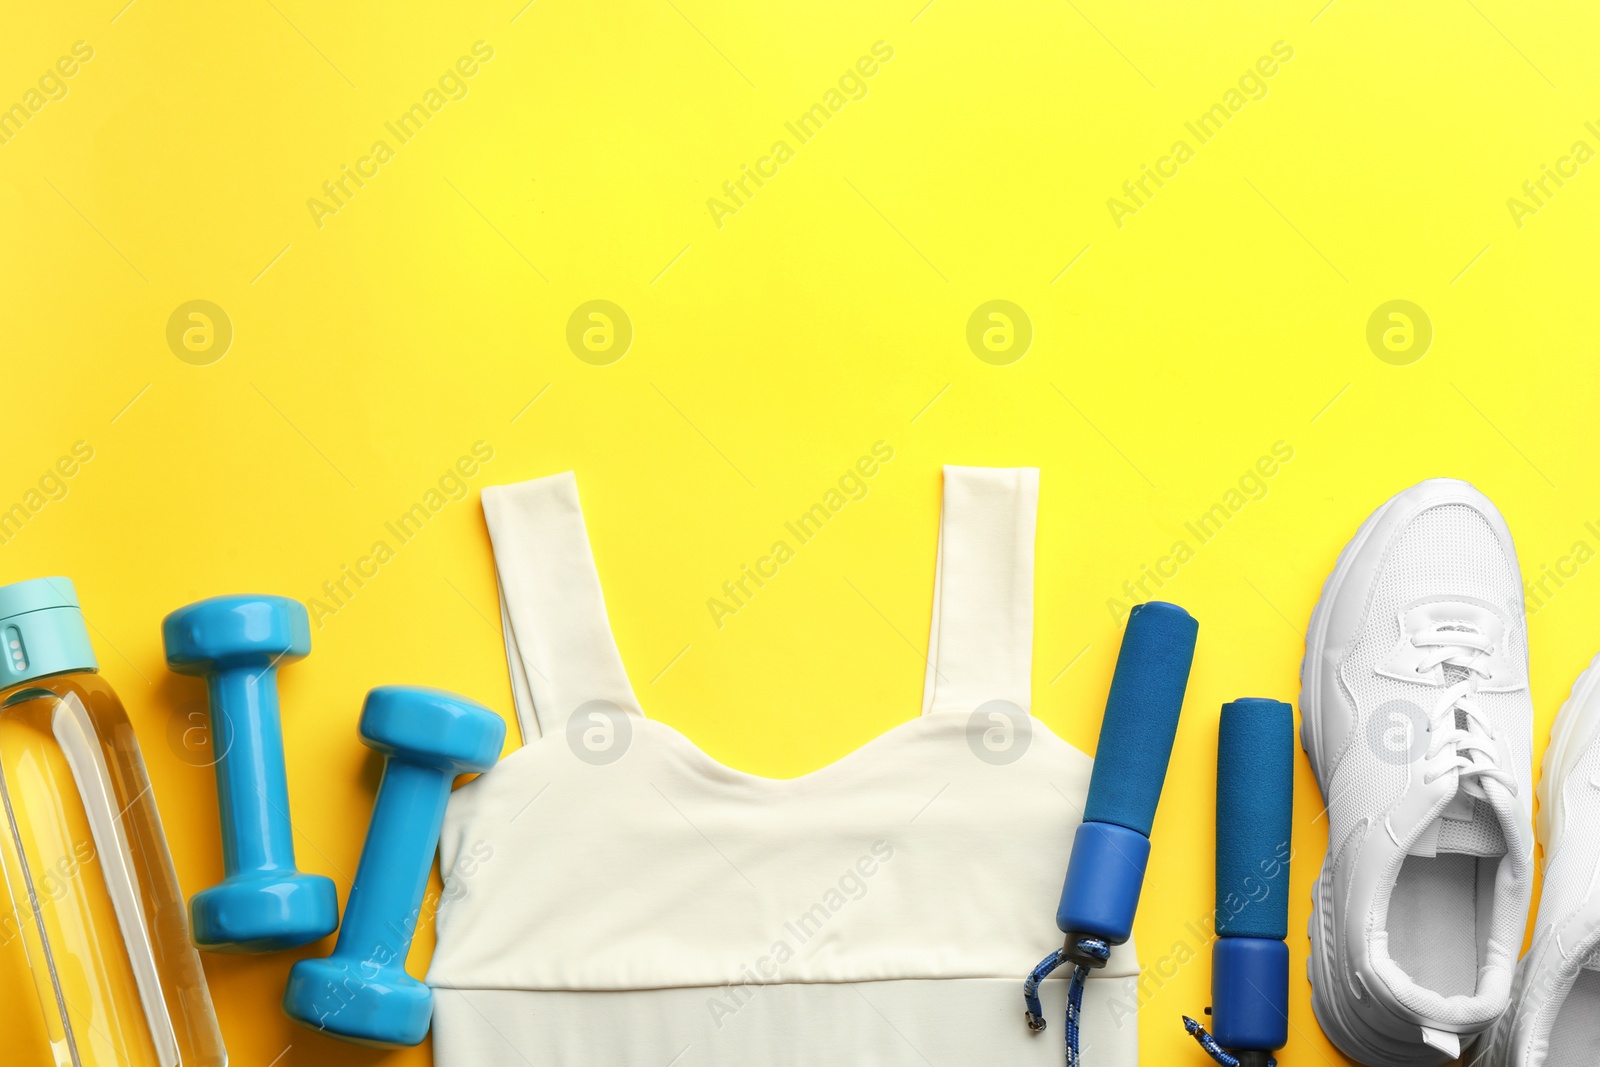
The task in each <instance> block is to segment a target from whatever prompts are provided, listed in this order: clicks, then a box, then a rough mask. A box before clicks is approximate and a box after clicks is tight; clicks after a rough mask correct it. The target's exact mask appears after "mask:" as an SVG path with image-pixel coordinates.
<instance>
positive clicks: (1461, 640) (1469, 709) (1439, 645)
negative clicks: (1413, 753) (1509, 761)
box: [1412, 627, 1516, 799]
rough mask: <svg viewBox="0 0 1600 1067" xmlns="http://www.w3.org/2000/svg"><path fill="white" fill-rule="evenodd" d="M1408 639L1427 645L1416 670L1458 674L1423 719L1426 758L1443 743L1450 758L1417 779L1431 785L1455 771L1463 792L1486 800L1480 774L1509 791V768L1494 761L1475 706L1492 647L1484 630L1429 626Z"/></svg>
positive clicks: (1487, 728)
mask: <svg viewBox="0 0 1600 1067" xmlns="http://www.w3.org/2000/svg"><path fill="white" fill-rule="evenodd" d="M1412 644H1414V645H1416V646H1417V647H1418V648H1422V649H1427V650H1429V651H1428V653H1427V657H1426V658H1425V659H1424V660H1423V661H1422V662H1421V663H1419V664H1418V665H1417V668H1416V670H1417V673H1418V674H1425V673H1427V672H1429V671H1432V670H1433V669H1434V668H1436V667H1439V666H1444V667H1455V668H1457V669H1458V670H1459V672H1460V675H1461V677H1460V678H1459V679H1458V680H1456V681H1455V682H1453V683H1451V684H1450V686H1448V687H1447V688H1446V689H1445V691H1444V692H1443V693H1442V694H1441V695H1440V697H1439V702H1438V703H1437V704H1435V705H1434V708H1433V713H1432V714H1431V715H1430V716H1429V721H1428V732H1429V733H1430V734H1431V735H1432V738H1433V740H1432V741H1431V743H1430V744H1429V745H1428V752H1427V758H1428V759H1430V760H1431V759H1433V758H1434V757H1435V756H1437V755H1439V753H1441V752H1443V751H1444V750H1445V749H1447V748H1454V750H1455V758H1454V759H1453V760H1451V761H1450V762H1449V763H1446V764H1444V765H1442V766H1440V767H1438V768H1435V769H1434V770H1432V771H1429V772H1428V773H1427V774H1426V775H1424V776H1423V779H1422V784H1423V785H1431V784H1432V783H1433V782H1434V781H1435V780H1437V779H1438V778H1440V777H1442V776H1443V775H1445V774H1448V773H1450V772H1451V771H1459V772H1461V788H1462V789H1463V790H1464V791H1465V792H1466V793H1467V794H1468V795H1469V796H1472V797H1475V798H1478V799H1488V798H1487V797H1486V796H1485V794H1484V792H1483V785H1482V780H1483V779H1485V778H1488V779H1493V780H1494V781H1496V782H1499V783H1500V784H1501V785H1502V786H1504V787H1505V788H1506V789H1508V790H1511V791H1513V792H1514V791H1515V789H1516V783H1515V781H1514V780H1513V779H1512V776H1511V774H1510V772H1509V771H1506V770H1505V769H1504V768H1502V767H1501V766H1500V765H1499V763H1500V750H1499V748H1498V747H1497V746H1496V745H1495V744H1494V740H1495V732H1494V725H1493V724H1492V723H1491V722H1489V720H1488V719H1486V718H1485V717H1484V716H1483V713H1482V712H1481V711H1480V710H1479V708H1478V700H1477V696H1478V683H1479V681H1480V679H1482V678H1487V677H1488V676H1489V670H1488V668H1487V667H1486V666H1485V664H1484V660H1485V659H1486V658H1487V657H1488V655H1489V654H1490V653H1491V652H1493V651H1494V646H1493V645H1491V644H1490V643H1489V638H1488V637H1487V635H1485V634H1481V633H1478V632H1477V631H1475V630H1466V629H1460V628H1449V627H1434V628H1433V629H1432V630H1430V631H1428V632H1427V633H1424V634H1419V635H1418V636H1416V637H1414V638H1412Z"/></svg>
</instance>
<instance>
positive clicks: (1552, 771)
mask: <svg viewBox="0 0 1600 1067" xmlns="http://www.w3.org/2000/svg"><path fill="white" fill-rule="evenodd" d="M1597 690H1600V655H1597V656H1596V657H1595V658H1594V659H1593V660H1591V661H1590V662H1589V666H1587V667H1585V668H1584V670H1583V673H1581V674H1579V675H1578V677H1577V679H1576V680H1575V681H1574V682H1573V683H1572V691H1571V693H1569V694H1568V696H1567V699H1566V700H1565V701H1563V702H1562V704H1561V710H1559V711H1557V712H1556V720H1555V724H1554V726H1552V727H1551V730H1550V744H1549V745H1547V746H1546V747H1545V750H1544V760H1543V761H1542V762H1541V763H1540V770H1539V786H1538V788H1537V789H1535V790H1534V795H1535V796H1536V797H1538V799H1539V815H1538V818H1537V819H1536V820H1535V824H1536V825H1537V827H1538V830H1539V841H1540V842H1541V843H1542V844H1543V845H1544V847H1545V863H1546V864H1548V863H1549V861H1550V852H1551V848H1550V845H1551V841H1552V838H1553V837H1555V836H1556V834H1555V832H1554V830H1555V823H1556V821H1557V819H1556V816H1558V815H1560V814H1562V813H1561V810H1560V808H1561V797H1560V795H1559V794H1558V793H1556V791H1555V790H1554V785H1555V783H1556V781H1557V780H1558V779H1559V780H1560V781H1566V778H1567V775H1568V774H1569V773H1571V771H1572V768H1573V766H1574V765H1575V764H1576V763H1577V761H1578V760H1580V759H1582V758H1583V753H1584V752H1585V751H1587V750H1588V748H1589V746H1590V745H1591V744H1592V743H1593V742H1594V739H1595V735H1596V734H1597V733H1600V702H1597V701H1595V700H1594V696H1595V693H1596V691H1597ZM1586 709H1587V710H1586Z"/></svg>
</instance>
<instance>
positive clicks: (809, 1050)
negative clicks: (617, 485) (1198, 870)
mask: <svg viewBox="0 0 1600 1067" xmlns="http://www.w3.org/2000/svg"><path fill="white" fill-rule="evenodd" d="M944 478H945V484H944V506H943V518H942V523H941V527H940V537H939V553H938V565H937V571H936V577H935V582H934V610H933V627H932V634H931V636H930V638H929V642H928V646H929V650H928V671H927V679H926V683H925V687H924V692H923V702H922V715H921V716H920V717H918V718H914V719H912V720H910V721H908V722H906V723H903V724H902V725H900V726H897V727H895V728H894V729H892V730H889V731H888V732H887V733H884V734H882V735H881V736H879V737H878V738H876V739H875V740H873V741H871V742H869V743H867V744H866V745H864V746H862V747H861V748H860V749H858V750H856V751H855V752H852V753H850V754H849V755H848V756H845V757H844V758H843V759H841V760H839V761H838V762H836V763H833V764H830V765H828V766H826V767H823V768H821V769H820V770H817V771H814V772H812V773H810V774H806V775H803V776H801V777H799V778H794V779H787V780H784V779H772V778H759V777H756V776H754V775H749V774H744V773H742V772H740V771H736V770H733V769H732V768H730V767H725V766H723V765H722V764H720V763H717V762H716V761H714V760H712V759H711V758H710V757H709V756H707V755H706V754H705V753H703V752H701V751H700V750H699V749H698V748H696V747H695V746H694V744H692V743H691V742H690V741H689V740H688V739H687V738H685V737H684V736H683V735H682V734H679V733H678V732H677V731H676V730H673V729H672V728H671V727H669V726H666V725H664V724H662V723H659V722H653V721H651V720H649V719H646V718H645V717H644V714H643V712H642V711H641V710H640V708H639V704H638V701H637V700H636V699H635V697H634V694H633V689H632V687H631V686H630V685H629V683H628V677H627V674H626V672H625V671H624V670H623V667H622V661H621V659H620V657H619V656H618V654H617V648H616V644H615V642H614V641H613V639H612V636H611V632H610V628H609V625H608V622H607V619H606V611H605V605H604V602H603V600H602V598H601V593H600V582H599V577H598V575H597V574H596V571H595V565H594V558H593V556H592V555H591V553H590V550H589V544H588V537H587V534H586V532H585V529H584V523H583V515H582V512H581V510H580V508H579V505H578V494H577V483H576V481H575V480H574V478H573V476H572V474H570V473H567V474H558V475H553V476H551V477H548V478H539V479H535V480H533V481H528V482H522V483H520V484H516V485H508V486H499V487H495V488H490V489H486V490H484V493H483V508H484V513H485V516H486V517H487V520H488V526H489V534H490V538H491V540H492V541H493V545H494V553H495V565H496V568H497V570H498V573H499V584H500V597H501V615H502V620H503V623H504V629H505V641H506V654H507V660H508V663H509V666H510V670H511V679H512V691H513V696H514V699H515V703H516V710H517V717H518V720H519V722H520V723H521V727H522V734H523V739H524V742H525V744H524V746H523V747H522V748H521V749H519V750H518V751H516V752H513V753H511V754H510V755H509V756H507V757H506V758H505V759H503V760H501V761H500V763H499V765H498V766H496V767H495V768H494V769H493V770H491V771H490V772H489V773H487V774H485V775H482V776H481V777H479V778H477V779H476V780H474V781H472V782H470V783H468V784H467V785H465V786H463V787H462V788H461V789H459V790H457V791H456V793H455V794H454V796H453V798H452V799H451V803H450V809H449V814H448V816H447V817H446V819H445V825H444V835H443V838H442V840H441V843H440V851H439V864H440V869H441V870H443V871H445V872H447V879H446V881H447V885H446V890H445V893H444V901H445V902H444V904H443V906H442V907H441V909H440V912H439V915H438V919H437V934H438V945H437V948H436V950H435V953H434V957H433V963H432V967H431V968H430V970H429V972H428V978H427V980H428V984H429V985H431V986H432V987H433V988H434V990H435V992H436V997H435V1007H434V1023H433V1033H434V1056H435V1060H436V1061H437V1062H438V1063H439V1064H440V1065H441V1067H500V1065H505V1067H527V1065H534V1067H546V1065H561V1064H574V1065H577V1064H582V1065H585V1067H588V1065H594V1064H603V1065H612V1064H617V1065H622V1064H627V1065H630V1067H631V1065H638V1067H707V1065H728V1067H777V1065H789V1064H794V1065H800V1064H821V1063H839V1064H852V1065H862V1067H928V1065H929V1064H939V1065H940V1067H945V1065H952V1067H954V1065H966V1064H971V1065H983V1067H989V1065H992V1064H995V1063H1007V1064H1038V1065H1040V1067H1059V1065H1060V1063H1061V1061H1062V1036H1063V1035H1062V1033H1061V1030H1060V1024H1059V1023H1056V1024H1055V1025H1053V1026H1052V1027H1051V1028H1050V1029H1049V1030H1048V1031H1047V1032H1046V1033H1044V1034H1034V1033H1031V1032H1030V1031H1029V1030H1028V1027H1027V1025H1026V1023H1025V1022H1024V1021H1023V1005H1022V978H1023V977H1024V976H1025V975H1026V974H1027V973H1028V971H1029V970H1030V969H1031V968H1032V967H1033V966H1034V965H1035V964H1036V963H1037V962H1038V961H1039V959H1040V958H1041V957H1042V956H1044V955H1046V954H1047V953H1049V952H1050V951H1051V950H1052V949H1054V948H1057V947H1059V945H1060V942H1061V935H1060V934H1059V933H1058V932H1057V931H1056V928H1055V924H1054V922H1053V918H1054V915H1055V908H1056V903H1057V900H1058V898H1059V896H1060V892H1061V882H1062V876H1063V874H1064V872H1065V869H1066V863H1067V855H1068V852H1069V849H1070V847H1071V842H1072V835H1073V832H1074V830H1075V829H1076V828H1077V825H1078V823H1079V821H1080V818H1081V815H1082V811H1083V803H1084V798H1085V796H1086V795H1087V792H1088V787H1089V773H1090V770H1091V767H1092V761H1091V760H1090V759H1089V757H1087V756H1085V755H1084V754H1083V753H1081V752H1079V751H1078V750H1077V749H1075V748H1073V747H1072V746H1071V745H1068V744H1067V743H1066V742H1065V741H1063V740H1061V739H1060V738H1058V737H1057V736H1056V735H1055V734H1054V733H1052V732H1051V731H1050V729H1049V728H1048V727H1047V726H1045V725H1044V724H1043V723H1042V722H1040V721H1039V720H1037V719H1034V718H1032V717H1031V716H1030V715H1029V713H1028V709H1029V706H1030V697H1031V673H1032V666H1033V559H1034V526H1035V515H1036V511H1037V503H1038V486H1039V475H1038V471H1037V470H1035V469H1032V468H1022V469H987V468H973V467H947V468H945V475H944ZM1065 971H1066V969H1065V968H1064V969H1063V970H1062V971H1061V972H1058V973H1060V974H1065ZM1137 983H1138V963H1137V957H1136V955H1135V952H1134V946H1133V943H1132V942H1129V943H1128V944H1126V945H1123V946H1121V947H1119V948H1117V949H1116V950H1115V951H1114V952H1113V953H1112V956H1111V960H1110V963H1109V965H1108V966H1107V967H1106V968H1105V969H1104V970H1100V971H1095V972H1094V973H1093V976H1092V977H1091V979H1090V980H1089V983H1088V992H1087V995H1086V996H1085V998H1084V1017H1083V1043H1084V1062H1086V1063H1088V1064H1090V1065H1092V1067H1101V1065H1107V1067H1110V1065H1115V1067H1134V1065H1135V1064H1136V1063H1137V1060H1138V1056H1137V1049H1138V1044H1137V1042H1138V1035H1137V1026H1136V1020H1137V1014H1136V1012H1137V1007H1138V997H1139V994H1138V988H1137ZM1066 989H1067V982H1066V980H1065V979H1064V978H1061V979H1057V978H1052V979H1050V980H1049V981H1047V982H1046V983H1045V985H1044V988H1043V989H1042V990H1041V995H1042V996H1043V998H1044V1002H1045V1012H1046V1017H1047V1018H1049V1019H1052V1020H1059V1019H1061V1018H1062V1016H1063V1013H1064V1010H1065V1003H1066Z"/></svg>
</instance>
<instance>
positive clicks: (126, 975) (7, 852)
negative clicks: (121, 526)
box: [0, 578, 227, 1067]
mask: <svg viewBox="0 0 1600 1067" xmlns="http://www.w3.org/2000/svg"><path fill="white" fill-rule="evenodd" d="M97 671H98V664H97V663H96V661H95V656H94V650H93V648H92V647H91V646H90V644H89V631H88V629H87V627H86V626H85V624H84V619H83V613H82V611H81V610H80V609H79V607H78V597H77V593H76V592H75V591H74V590H73V587H72V583H71V582H70V581H69V580H67V579H66V578H38V579H35V580H33V581H27V582H18V583H16V584H14V585H7V586H4V587H0V828H3V829H0V873H3V885H0V906H3V909H4V912H5V913H6V914H4V915H3V918H0V960H5V961H7V962H14V961H17V960H25V961H26V965H27V968H28V971H29V974H30V976H31V980H32V984H33V987H34V989H35V990H36V991H37V993H38V997H39V1003H40V1006H41V1007H42V1008H43V1009H44V1017H43V1025H42V1028H39V1029H35V1028H34V1027H31V1026H27V1025H20V1026H19V1025H16V1024H8V1025H7V1027H6V1030H7V1031H8V1033H7V1035H6V1036H5V1037H4V1038H3V1041H4V1052H0V1060H3V1061H4V1062H5V1063H7V1064H13V1063H19V1064H33V1063H53V1064H56V1065H59V1067H101V1065H111V1064H117V1065H119V1067H147V1065H148V1067H178V1065H183V1067H222V1065H224V1064H226V1063H227V1052H226V1051H225V1050H224V1048H223V1045H222V1033H221V1031H220V1030H219V1029H218V1028H217V1019H216V1013H215V1012H214V1011H213V1009H212V1006H211V994H210V993H209V992H208V991H207V989H206V981H205V974H204V972H203V971H202V970H201V967H200V958H199V956H198V954H197V953H196V952H195V950H194V946H193V945H192V944H191V943H190V940H189V928H188V919H187V916H186V914H185V910H184V902H183V896H182V894H181V893H180V891H179V889H178V880H177V876H176V875H175V874H174V872H173V869H172V857H171V855H170V854H169V853H168V851H167V841H166V836H165V835H164V834H163V832H162V829H161V817H160V815H159V814H158V813H157V811H156V804H155V798H154V797H153V796H152V795H151V792H150V780H149V778H148V777H146V775H145V767H144V759H143V758H142V757H141V756H140V754H139V743H138V741H136V740H135V739H134V736H133V728H132V727H131V726H130V725H129V723H128V716H127V714H126V713H125V712H124V711H123V710H122V704H121V702H120V701H118V700H117V696H116V694H115V693H113V692H112V691H111V687H110V686H109V685H107V684H106V682H105V681H104V680H103V679H102V678H101V677H100V675H99V674H98V673H97ZM6 1014H7V1015H8V1016H10V1017H11V1018H13V1019H17V1020H18V1021H19V1022H22V1021H23V1020H22V1018H21V1017H20V1013H18V1012H11V1011H8V1012H7V1013H6ZM29 1031H32V1032H33V1034H34V1035H35V1036H34V1037H33V1038H32V1039H31V1040H30V1039H29ZM36 1045H37V1047H35V1046H36ZM52 1057H53V1058H52Z"/></svg>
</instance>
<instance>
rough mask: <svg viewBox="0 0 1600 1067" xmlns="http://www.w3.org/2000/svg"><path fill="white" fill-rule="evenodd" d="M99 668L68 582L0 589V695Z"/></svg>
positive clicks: (46, 580) (16, 584) (20, 584)
mask: <svg viewBox="0 0 1600 1067" xmlns="http://www.w3.org/2000/svg"><path fill="white" fill-rule="evenodd" d="M99 668H100V664H99V661H97V660H96V659H95V658H94V647H93V646H92V645H90V644H89V627H88V625H87V624H85V623H84V621H83V611H82V610H81V609H80V608H79V607H78V591H77V590H76V589H74V588H73V587H72V579H70V578H34V579H31V580H30V581H26V582H13V583H12V584H11V585H6V586H0V689H10V688H11V687H12V686H14V685H18V684H20V683H22V682H28V681H32V680H33V679H35V678H43V677H44V676H45V675H47V674H60V673H62V672H63V671H93V670H98V669H99Z"/></svg>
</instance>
